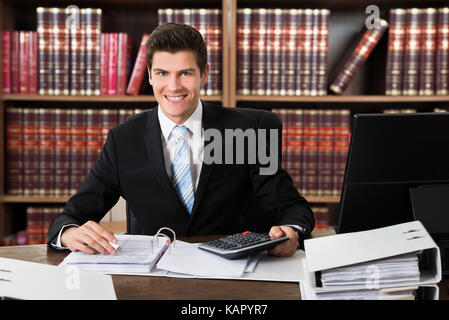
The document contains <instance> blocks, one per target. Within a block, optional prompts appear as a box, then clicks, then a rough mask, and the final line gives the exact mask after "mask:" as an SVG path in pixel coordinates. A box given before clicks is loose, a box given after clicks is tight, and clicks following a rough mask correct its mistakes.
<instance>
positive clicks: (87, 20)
mask: <svg viewBox="0 0 449 320" xmlns="http://www.w3.org/2000/svg"><path fill="white" fill-rule="evenodd" d="M81 16H82V19H83V21H84V32H85V59H86V60H85V63H86V69H85V80H86V95H87V96H98V95H100V92H101V88H100V77H101V66H100V62H101V17H102V11H101V9H94V8H86V9H82V13H81Z"/></svg>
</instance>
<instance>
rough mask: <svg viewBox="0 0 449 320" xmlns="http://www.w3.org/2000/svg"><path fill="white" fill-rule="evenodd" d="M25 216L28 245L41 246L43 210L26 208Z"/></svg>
mask: <svg viewBox="0 0 449 320" xmlns="http://www.w3.org/2000/svg"><path fill="white" fill-rule="evenodd" d="M26 214H27V238H28V244H29V245H30V244H42V243H43V231H42V226H43V223H42V218H43V209H42V208H41V207H28V208H27V210H26Z"/></svg>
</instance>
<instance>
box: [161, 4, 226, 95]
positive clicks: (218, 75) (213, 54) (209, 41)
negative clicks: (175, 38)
mask: <svg viewBox="0 0 449 320" xmlns="http://www.w3.org/2000/svg"><path fill="white" fill-rule="evenodd" d="M158 19H159V24H164V23H167V22H174V23H184V24H188V25H191V26H192V27H194V28H195V29H197V30H198V31H199V32H200V33H201V35H202V36H203V39H204V41H205V43H206V47H207V62H208V63H209V66H210V69H209V77H208V82H207V83H206V85H205V86H203V87H202V88H201V91H200V94H201V95H203V96H204V95H206V96H211V95H221V94H222V65H223V63H222V61H223V58H222V51H223V36H222V13H221V10H220V9H159V10H158Z"/></svg>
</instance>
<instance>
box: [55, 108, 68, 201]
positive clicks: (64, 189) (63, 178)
mask: <svg viewBox="0 0 449 320" xmlns="http://www.w3.org/2000/svg"><path fill="white" fill-rule="evenodd" d="M54 113H55V119H54V127H55V157H54V159H55V181H54V195H55V196H68V195H70V185H69V184H70V180H69V178H70V150H71V149H70V148H71V141H70V109H54Z"/></svg>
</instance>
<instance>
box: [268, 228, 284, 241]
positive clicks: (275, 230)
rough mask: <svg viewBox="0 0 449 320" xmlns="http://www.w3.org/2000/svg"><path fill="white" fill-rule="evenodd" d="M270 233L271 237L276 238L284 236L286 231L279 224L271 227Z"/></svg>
mask: <svg viewBox="0 0 449 320" xmlns="http://www.w3.org/2000/svg"><path fill="white" fill-rule="evenodd" d="M269 235H270V237H271V239H276V238H280V237H283V236H284V232H283V231H282V229H281V228H280V227H279V226H274V227H271V229H270V232H269Z"/></svg>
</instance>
